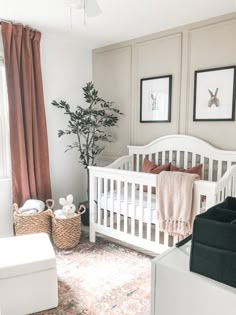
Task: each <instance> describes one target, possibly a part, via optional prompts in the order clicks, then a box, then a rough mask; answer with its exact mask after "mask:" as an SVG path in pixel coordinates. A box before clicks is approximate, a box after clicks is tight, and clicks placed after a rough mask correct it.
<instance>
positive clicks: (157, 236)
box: [155, 221, 160, 244]
mask: <svg viewBox="0 0 236 315" xmlns="http://www.w3.org/2000/svg"><path fill="white" fill-rule="evenodd" d="M155 242H156V243H157V244H159V243H160V231H159V223H158V221H157V222H156V224H155Z"/></svg>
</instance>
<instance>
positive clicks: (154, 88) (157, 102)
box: [140, 75, 172, 123]
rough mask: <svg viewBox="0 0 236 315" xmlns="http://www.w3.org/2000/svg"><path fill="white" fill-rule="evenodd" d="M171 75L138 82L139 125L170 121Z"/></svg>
mask: <svg viewBox="0 0 236 315" xmlns="http://www.w3.org/2000/svg"><path fill="white" fill-rule="evenodd" d="M171 98H172V75H164V76H157V77H150V78H143V79H141V80H140V123H156V122H163V123H164V122H170V121H171Z"/></svg>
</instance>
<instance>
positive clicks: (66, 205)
mask: <svg viewBox="0 0 236 315" xmlns="http://www.w3.org/2000/svg"><path fill="white" fill-rule="evenodd" d="M59 203H60V205H62V209H60V210H56V211H55V212H54V214H55V216H56V217H57V218H60V219H66V218H73V217H74V216H76V214H75V210H76V207H75V205H74V204H73V196H72V195H68V196H67V197H66V199H65V198H60V199H59Z"/></svg>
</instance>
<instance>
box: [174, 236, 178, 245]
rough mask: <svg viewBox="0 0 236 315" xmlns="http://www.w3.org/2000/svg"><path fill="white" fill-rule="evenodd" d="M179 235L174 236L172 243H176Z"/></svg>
mask: <svg viewBox="0 0 236 315" xmlns="http://www.w3.org/2000/svg"><path fill="white" fill-rule="evenodd" d="M178 241H179V237H178V236H177V235H175V236H174V244H176V243H178Z"/></svg>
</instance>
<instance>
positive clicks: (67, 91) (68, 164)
mask: <svg viewBox="0 0 236 315" xmlns="http://www.w3.org/2000/svg"><path fill="white" fill-rule="evenodd" d="M83 47H85V46H84V45H83V44H82V43H80V42H79V40H78V41H77V42H75V41H74V40H72V39H68V38H67V36H66V35H63V36H59V35H58V36H56V35H52V34H44V33H43V32H42V41H41V63H42V73H43V85H44V94H45V110H46V119H47V126H48V144H49V158H50V173H51V183H52V192H53V198H54V199H55V201H56V202H57V203H58V199H59V197H63V196H66V195H67V194H69V193H72V194H73V195H74V197H75V204H78V202H81V201H84V199H86V173H85V171H84V170H83V167H82V165H80V164H79V163H78V153H77V152H76V151H70V152H68V153H64V151H65V149H66V145H67V144H70V142H71V141H73V137H69V136H65V137H64V138H60V139H59V138H58V137H57V131H58V129H63V128H65V127H66V123H67V119H66V118H67V117H66V116H65V115H63V113H62V112H61V111H60V110H58V109H57V108H55V107H53V106H52V105H51V102H52V100H53V99H56V100H60V99H64V100H66V101H68V102H69V103H70V104H73V105H74V106H75V105H77V104H80V105H81V104H83V103H81V102H83V93H82V87H83V86H84V84H85V83H86V82H87V81H91V79H92V60H91V59H92V57H91V50H90V49H89V48H88V47H87V48H86V47H85V48H83ZM1 50H2V45H1V38H0V52H1ZM0 205H1V206H0V237H3V236H9V235H11V234H12V223H13V217H12V192H11V181H10V179H4V180H0Z"/></svg>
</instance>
